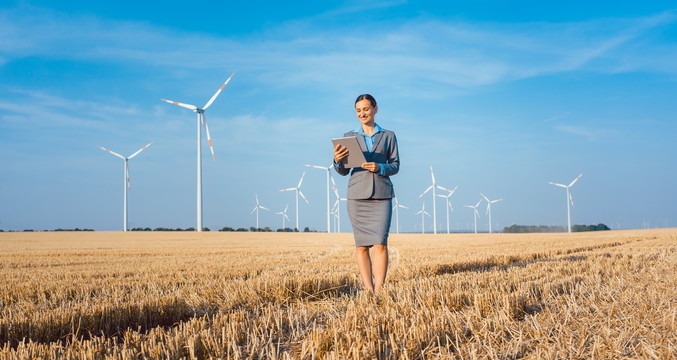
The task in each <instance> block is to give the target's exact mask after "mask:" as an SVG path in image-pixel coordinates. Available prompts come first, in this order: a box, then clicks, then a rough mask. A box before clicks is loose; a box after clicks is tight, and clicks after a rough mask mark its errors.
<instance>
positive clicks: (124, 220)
mask: <svg viewBox="0 0 677 360" xmlns="http://www.w3.org/2000/svg"><path fill="white" fill-rule="evenodd" d="M152 143H153V142H152V141H151V142H150V144H152ZM150 144H148V145H146V146H144V147H142V148H141V149H139V150H138V151H137V152H135V153H133V154H132V155H130V156H128V157H124V156H122V155H120V154H118V153H116V152H114V151H111V150H108V149H106V148H104V147H101V146H99V148H101V150H104V151H107V152H109V153H111V154H113V155H115V156H117V157H119V158H120V159H122V160H124V161H125V173H124V175H125V178H124V183H123V185H122V186H123V189H122V190H123V192H124V198H125V200H124V205H123V211H122V223H123V225H122V231H127V191H129V190H130V187H129V164H128V160H129V159H131V158H133V157H134V156H136V155H138V154H139V153H140V152H142V151H143V150H145V149H146V148H147V147H149V146H150ZM97 146H98V145H97Z"/></svg>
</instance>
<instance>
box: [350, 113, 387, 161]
mask: <svg viewBox="0 0 677 360" xmlns="http://www.w3.org/2000/svg"><path fill="white" fill-rule="evenodd" d="M354 131H355V132H356V133H358V134H360V135H362V136H364V143H365V144H367V151H369V152H372V149H371V148H373V147H374V135H376V133H377V132H379V131H383V129H382V128H381V127H380V126H378V124H376V123H374V132H373V133H371V136H368V135H367V134H365V132H364V130H363V129H362V125H360V126H358V127H357V129H355V130H354ZM381 170H383V169H381Z"/></svg>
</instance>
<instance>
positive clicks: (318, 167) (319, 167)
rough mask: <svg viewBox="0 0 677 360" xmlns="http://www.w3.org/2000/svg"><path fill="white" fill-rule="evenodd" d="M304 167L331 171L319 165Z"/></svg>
mask: <svg viewBox="0 0 677 360" xmlns="http://www.w3.org/2000/svg"><path fill="white" fill-rule="evenodd" d="M303 166H307V167H311V168H316V169H322V170H329V168H326V167H323V166H317V165H306V164H303Z"/></svg>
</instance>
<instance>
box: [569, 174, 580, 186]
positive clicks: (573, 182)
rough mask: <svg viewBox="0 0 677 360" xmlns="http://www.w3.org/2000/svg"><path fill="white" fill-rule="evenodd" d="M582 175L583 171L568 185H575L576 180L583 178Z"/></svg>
mask: <svg viewBox="0 0 677 360" xmlns="http://www.w3.org/2000/svg"><path fill="white" fill-rule="evenodd" d="M581 176H583V173H581V174H580V175H578V176H577V177H576V178H575V179H574V181H572V182H571V184H569V186H568V187H571V186H573V185H574V184H575V183H576V181H578V179H580V178H581Z"/></svg>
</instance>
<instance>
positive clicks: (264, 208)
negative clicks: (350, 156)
mask: <svg viewBox="0 0 677 360" xmlns="http://www.w3.org/2000/svg"><path fill="white" fill-rule="evenodd" d="M259 207H260V208H261V209H263V210H266V211H270V209H268V208H267V207H265V206H261V205H259Z"/></svg>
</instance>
